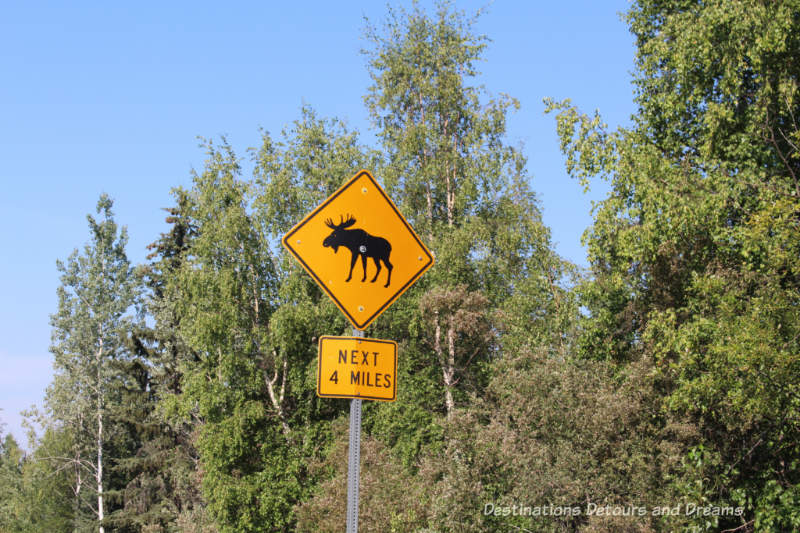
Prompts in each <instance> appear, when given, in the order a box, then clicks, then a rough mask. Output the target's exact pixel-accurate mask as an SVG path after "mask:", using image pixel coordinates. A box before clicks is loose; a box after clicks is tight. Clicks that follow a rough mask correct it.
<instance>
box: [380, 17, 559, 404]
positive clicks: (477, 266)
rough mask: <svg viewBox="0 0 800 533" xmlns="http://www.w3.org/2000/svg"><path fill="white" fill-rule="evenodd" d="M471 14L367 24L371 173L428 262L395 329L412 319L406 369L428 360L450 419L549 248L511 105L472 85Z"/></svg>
mask: <svg viewBox="0 0 800 533" xmlns="http://www.w3.org/2000/svg"><path fill="white" fill-rule="evenodd" d="M478 15H479V14H478ZM478 15H476V16H475V17H473V18H468V17H467V16H466V15H465V14H464V13H463V12H460V11H457V10H455V9H454V8H453V7H452V6H451V5H450V4H449V3H447V2H441V3H439V4H438V5H437V9H436V13H435V14H434V15H432V16H429V15H428V14H427V13H425V12H424V11H423V10H422V9H421V8H420V7H419V6H415V7H414V8H413V10H411V11H409V12H405V11H402V10H401V11H390V12H389V17H388V18H387V21H386V23H385V25H384V27H383V29H382V30H381V31H379V30H377V29H375V28H369V29H368V32H367V35H368V38H369V40H370V43H371V45H372V47H371V48H370V49H369V50H368V51H367V58H368V61H369V69H370V75H371V77H372V80H373V85H372V86H371V87H370V88H369V93H368V95H367V97H366V102H367V106H368V108H369V110H370V113H371V115H372V118H373V121H374V123H375V124H376V125H377V127H378V128H379V131H378V135H379V138H380V139H381V141H382V144H383V149H384V152H385V154H386V159H387V160H386V163H385V165H384V166H383V167H382V168H381V171H380V174H381V175H382V176H383V179H384V180H385V183H386V187H387V190H388V192H389V194H390V196H392V197H393V198H395V199H396V203H397V204H398V206H399V207H400V210H401V212H402V213H403V214H404V215H405V216H406V217H407V218H409V219H410V221H411V222H412V224H413V225H414V227H415V228H417V230H418V231H419V232H420V234H421V235H422V237H423V239H424V240H425V241H426V244H427V245H428V246H429V247H430V248H431V249H432V250H433V252H434V253H435V254H436V261H437V263H436V265H435V266H434V268H433V269H432V270H431V271H430V272H429V273H428V274H426V276H425V277H424V278H423V280H422V281H421V283H420V285H419V288H418V289H417V291H416V296H412V298H410V299H406V302H413V305H414V306H415V307H417V309H414V310H409V309H402V308H400V309H398V310H396V311H395V313H394V316H399V315H400V314H406V317H404V318H406V319H408V318H411V320H401V321H398V323H399V324H398V326H399V325H400V324H402V323H409V322H410V323H411V324H412V327H413V328H414V331H412V332H411V335H410V337H411V338H416V339H419V341H420V342H421V343H420V345H419V346H418V347H416V348H412V351H417V352H418V354H419V355H418V357H419V358H420V359H419V361H418V362H417V363H415V366H417V365H418V366H423V365H424V366H426V367H430V363H433V364H434V365H437V367H438V369H439V377H438V378H437V379H436V381H438V382H439V384H440V386H441V390H442V396H441V400H440V402H441V405H442V407H443V409H442V411H443V412H444V413H445V414H446V415H447V416H450V415H452V413H453V410H454V409H455V407H456V406H457V405H458V404H459V403H460V402H461V403H463V402H464V401H465V400H466V398H467V394H468V393H469V392H470V391H475V390H479V389H480V388H481V387H483V386H485V384H486V379H487V376H486V373H485V370H486V365H485V363H486V362H487V361H488V360H489V359H490V358H491V356H492V354H493V353H494V351H495V349H496V346H497V339H496V338H493V336H492V335H488V333H490V332H492V331H493V328H492V325H495V322H494V320H495V317H494V313H495V311H497V310H498V309H500V308H501V307H502V306H503V305H504V304H505V302H506V301H507V300H508V298H509V297H510V295H511V293H512V292H513V287H514V286H515V285H516V284H517V283H520V282H521V281H522V280H523V279H525V278H526V277H528V276H535V275H537V274H538V268H537V270H536V271H531V270H529V268H530V267H533V266H535V262H534V261H533V260H532V259H533V258H534V257H535V256H536V255H537V254H540V256H541V257H542V258H543V263H548V262H550V258H552V257H553V256H554V254H553V253H552V251H551V250H550V248H549V233H548V231H547V230H546V228H545V227H544V226H543V224H542V223H541V219H540V214H539V211H538V208H537V206H536V202H535V198H534V195H533V193H532V192H531V191H530V189H529V186H528V181H529V177H528V175H527V173H526V170H525V160H524V158H523V157H522V155H521V154H520V153H519V151H518V150H516V149H514V148H512V147H510V146H508V145H507V144H506V142H505V134H506V115H507V113H508V111H509V110H510V109H513V108H516V107H518V103H517V101H516V100H514V99H512V98H509V97H506V96H502V97H501V98H498V99H488V100H487V97H486V94H485V91H484V90H483V89H482V87H480V86H478V85H477V84H475V77H476V76H477V74H478V72H477V69H476V63H477V62H478V61H479V60H480V59H481V56H482V53H483V51H484V49H485V46H486V40H487V39H486V38H485V37H483V36H480V35H476V34H475V33H474V30H473V26H474V23H475V21H476V20H477V16H478ZM557 279H558V278H557ZM425 291H430V293H429V294H428V295H427V296H426V297H424V298H420V296H421V294H422V293H423V292H425ZM409 313H410V314H411V316H408V314H409ZM412 317H413V318H412ZM390 320H391V318H390ZM481 323H483V324H484V325H480V324H481ZM379 325H380V323H379ZM389 329H392V328H391V327H390V328H389ZM392 333H395V334H397V333H399V332H395V331H393V332H392ZM408 336H409V335H408V332H406V333H405V334H401V335H400V337H401V338H402V337H408ZM426 403H428V404H430V399H426ZM437 403H438V402H437Z"/></svg>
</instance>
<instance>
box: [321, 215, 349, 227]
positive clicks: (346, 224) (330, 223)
mask: <svg viewBox="0 0 800 533" xmlns="http://www.w3.org/2000/svg"><path fill="white" fill-rule="evenodd" d="M355 223H356V219H355V217H354V216H353V215H351V214H348V215H347V220H344V217H342V216H339V223H338V224H334V223H333V220H331V219H330V218H329V219H327V220H325V225H326V226H328V227H329V228H331V229H334V230H337V229H345V228H349V227H350V226H352V225H353V224H355Z"/></svg>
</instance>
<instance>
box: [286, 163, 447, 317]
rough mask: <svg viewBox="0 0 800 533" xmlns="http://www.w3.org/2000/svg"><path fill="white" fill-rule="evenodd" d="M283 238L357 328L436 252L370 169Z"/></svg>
mask: <svg viewBox="0 0 800 533" xmlns="http://www.w3.org/2000/svg"><path fill="white" fill-rule="evenodd" d="M282 242H283V245H284V246H285V247H286V249H287V250H289V252H290V253H291V254H292V255H293V256H294V257H295V258H296V259H297V260H298V261H299V262H300V264H301V265H303V268H305V269H306V271H307V272H308V273H309V274H310V275H311V277H312V278H314V280H315V281H316V282H317V283H318V284H319V286H320V287H322V289H323V290H324V291H325V292H326V293H327V294H328V296H330V297H331V299H332V300H333V301H334V302H335V303H336V305H337V306H339V309H341V311H342V312H343V313H344V314H345V316H346V317H347V319H348V320H350V323H352V324H353V326H354V327H355V328H356V329H359V330H363V329H365V328H366V327H367V326H368V325H369V324H370V323H371V322H372V321H373V320H375V319H376V318H377V317H378V315H380V314H381V313H382V312H383V311H385V310H386V309H387V308H388V307H389V306H390V305H391V304H392V303H393V302H394V301H395V300H396V299H397V298H398V297H399V296H400V295H401V294H403V293H404V292H405V291H406V290H407V289H408V288H409V287H410V286H411V285H413V284H414V282H415V281H417V279H419V277H420V276H421V275H422V274H423V273H425V271H426V270H428V269H429V268H430V267H431V266H432V265H433V255H431V253H430V251H429V250H428V249H427V248H426V247H425V245H424V244H422V241H420V240H419V237H418V236H417V234H416V233H414V230H413V229H412V228H411V226H410V225H409V223H408V222H406V220H405V218H403V216H402V215H401V214H400V212H399V211H398V210H397V207H396V206H395V205H394V203H392V201H391V200H390V199H389V197H388V196H386V193H385V192H384V191H383V189H381V187H380V186H379V185H378V183H377V182H376V181H375V178H373V177H372V174H370V173H369V172H368V171H366V170H362V171H360V172H358V173H357V174H356V175H355V176H353V177H352V178H351V179H350V180H348V181H347V183H345V184H344V185H342V186H341V187H340V188H339V190H337V191H336V192H335V193H333V194H332V195H331V196H330V198H328V199H327V200H325V201H324V202H322V203H321V204H320V205H319V206H317V207H316V208H315V209H314V210H313V211H312V212H311V213H309V214H308V215H307V216H306V217H305V218H304V219H303V220H302V221H300V222H299V223H298V224H297V225H295V226H294V227H293V228H292V229H291V230H289V232H288V233H287V234H286V235H284V236H283V239H282Z"/></svg>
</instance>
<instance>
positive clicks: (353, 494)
mask: <svg viewBox="0 0 800 533" xmlns="http://www.w3.org/2000/svg"><path fill="white" fill-rule="evenodd" d="M353 335H355V336H356V337H363V336H364V332H363V331H361V330H358V329H353ZM360 478H361V398H353V399H352V400H350V447H349V450H348V454H347V533H358V488H359V479H360Z"/></svg>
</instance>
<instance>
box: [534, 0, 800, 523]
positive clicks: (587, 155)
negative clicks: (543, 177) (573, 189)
mask: <svg viewBox="0 0 800 533" xmlns="http://www.w3.org/2000/svg"><path fill="white" fill-rule="evenodd" d="M798 8H800V5H798V4H797V3H796V2H778V3H760V2H752V1H737V2H703V3H700V2H697V3H695V2H651V1H647V0H642V1H640V2H637V4H636V5H635V6H634V7H633V8H632V9H631V11H630V12H629V14H628V16H627V20H628V22H629V23H630V26H631V30H632V32H633V34H634V35H635V37H636V42H637V50H638V53H637V59H636V61H637V68H638V72H637V75H636V87H637V103H638V104H639V112H638V113H637V114H636V115H635V116H634V117H633V118H634V126H633V128H632V129H631V130H619V131H617V132H614V133H607V132H606V131H605V127H604V126H603V125H602V124H601V123H600V121H599V119H597V118H596V117H595V118H589V117H587V116H584V115H581V114H580V113H578V112H577V111H576V110H575V109H574V108H571V107H569V106H568V103H563V104H553V103H552V102H550V103H549V104H550V105H549V108H550V110H558V111H559V114H558V116H557V121H558V130H559V134H560V136H561V139H562V149H564V150H565V152H566V153H567V154H568V170H569V171H570V173H571V174H572V175H573V176H575V177H577V178H580V179H582V180H585V179H586V178H587V177H589V176H593V175H604V176H607V177H609V178H610V179H611V186H612V190H611V193H610V194H609V197H608V198H607V199H606V200H604V201H603V202H602V203H601V204H599V206H598V208H597V211H596V218H595V224H594V226H593V227H592V228H591V229H590V230H589V232H588V233H587V235H586V236H585V239H586V242H587V244H588V246H589V250H590V260H591V263H592V271H593V274H594V277H593V279H592V280H591V281H589V282H588V283H586V284H585V285H584V287H583V288H582V296H583V303H584V305H586V307H587V308H588V309H589V311H590V315H589V316H588V317H587V319H586V320H585V322H584V327H583V332H582V339H581V347H582V352H583V354H584V356H586V357H594V358H602V359H608V358H612V359H615V360H618V361H625V360H635V359H637V358H640V357H645V356H646V357H652V358H654V360H655V362H656V365H657V368H658V373H659V376H660V379H662V380H663V381H664V383H665V385H666V389H665V392H666V393H667V394H666V400H665V407H666V408H668V409H669V412H670V413H671V416H673V417H678V418H681V417H689V418H690V419H691V420H692V421H693V422H694V423H696V424H697V426H698V428H699V430H700V433H701V436H700V437H699V438H698V439H697V441H696V444H697V446H695V447H693V448H692V450H695V451H694V452H692V454H694V455H692V454H689V453H688V449H687V452H686V453H687V460H686V463H685V472H684V473H685V476H683V477H681V478H680V480H676V482H675V486H676V490H678V491H680V492H683V493H684V494H687V495H688V497H690V498H691V499H692V500H693V501H697V502H705V503H707V504H714V505H725V504H730V503H732V502H733V503H735V504H736V505H741V506H743V507H744V508H745V509H746V512H745V518H744V520H741V521H740V519H739V518H734V519H730V518H720V519H719V520H718V521H717V519H716V518H715V519H714V522H713V524H710V527H713V528H722V529H724V528H726V527H730V528H732V527H740V528H753V527H754V528H755V529H756V530H771V531H785V530H791V529H793V528H795V527H796V512H795V511H794V510H793V508H792V502H793V501H794V498H795V494H796V491H797V487H798V483H800V479H798V478H797V476H796V475H795V474H794V473H793V470H792V469H791V468H789V467H788V465H790V464H796V463H797V461H798V459H799V458H800V456H798V452H799V451H800V450H798V447H797V446H796V444H795V443H796V442H797V440H798V438H797V437H798V430H800V427H799V426H798V407H800V405H798V398H797V396H796V393H795V392H793V391H795V390H797V387H798V385H799V384H800V383H799V382H798V376H800V373H798V370H800V366H798V365H799V364H800V360H798V358H797V355H796V354H797V353H798V349H800V346H798V345H797V338H798V336H797V328H798V318H799V317H798V315H797V311H796V308H797V303H798V294H799V293H798V289H800V286H799V285H798V282H799V281H800V277H798V268H800V262H798V258H800V255H798V253H797V252H798V251H800V250H798V248H797V246H798V240H797V238H796V236H797V225H798V221H797V216H796V214H797V212H798V211H800V205H799V202H800V181H799V180H800V152H798V143H797V138H798V135H800V128H798V122H797V118H796V117H797V116H798V113H799V112H800V101H798V95H799V93H798V83H799V80H798V78H799V75H800V72H798V70H797V67H796V64H795V62H794V61H793V60H791V59H790V58H793V57H796V56H797V54H798V53H800V40H798V37H797V36H798V30H799V29H800V28H798V24H800V17H798ZM790 236H791V237H790ZM700 449H702V450H703V452H702V453H701V454H699V455H698V453H699V452H697V451H696V450H700ZM693 458H694V459H693ZM698 458H702V460H700V459H698ZM700 480H703V481H702V483H700ZM698 483H699V484H698ZM696 525H700V526H701V527H705V526H706V525H707V524H705V523H704V522H703V519H702V518H698V519H697V521H696Z"/></svg>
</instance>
